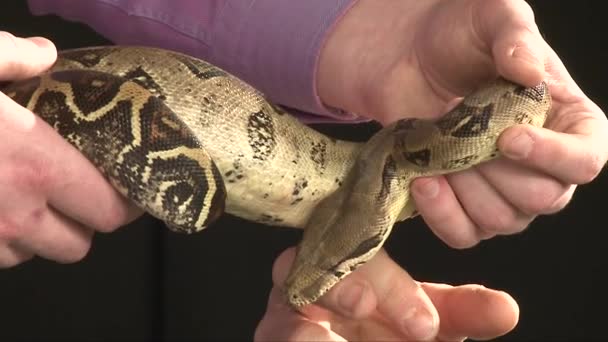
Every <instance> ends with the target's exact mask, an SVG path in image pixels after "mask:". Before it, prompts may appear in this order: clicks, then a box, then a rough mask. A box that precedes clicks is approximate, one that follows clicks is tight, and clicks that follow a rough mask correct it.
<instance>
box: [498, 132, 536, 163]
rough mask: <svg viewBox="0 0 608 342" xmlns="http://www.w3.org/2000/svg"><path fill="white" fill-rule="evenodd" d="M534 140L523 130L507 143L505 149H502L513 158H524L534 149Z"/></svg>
mask: <svg viewBox="0 0 608 342" xmlns="http://www.w3.org/2000/svg"><path fill="white" fill-rule="evenodd" d="M533 145H534V140H532V137H530V135H529V134H528V133H526V132H521V133H519V134H518V135H516V136H515V138H513V139H512V140H511V142H510V143H508V144H507V146H506V147H505V150H504V151H502V152H503V153H504V154H505V155H506V156H507V157H509V158H511V159H515V160H518V159H524V158H527V157H528V155H529V154H530V151H532V146H533Z"/></svg>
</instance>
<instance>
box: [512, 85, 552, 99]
mask: <svg viewBox="0 0 608 342" xmlns="http://www.w3.org/2000/svg"><path fill="white" fill-rule="evenodd" d="M546 90H547V87H546V86H544V85H542V84H539V85H537V86H535V87H529V88H526V87H523V86H518V87H517V88H515V91H514V93H515V94H517V95H520V96H523V97H527V98H529V99H531V100H533V101H536V102H538V103H541V102H543V100H544V98H545V96H546V94H545V91H546Z"/></svg>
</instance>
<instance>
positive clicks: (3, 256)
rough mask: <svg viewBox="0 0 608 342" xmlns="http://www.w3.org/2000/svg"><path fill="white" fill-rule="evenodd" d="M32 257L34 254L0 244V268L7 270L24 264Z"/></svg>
mask: <svg viewBox="0 0 608 342" xmlns="http://www.w3.org/2000/svg"><path fill="white" fill-rule="evenodd" d="M33 257H34V254H32V253H30V252H27V251H24V250H21V249H19V248H15V247H14V246H11V245H10V244H7V243H0V268H9V267H14V266H17V265H19V264H21V263H24V262H26V261H28V260H30V259H31V258H33Z"/></svg>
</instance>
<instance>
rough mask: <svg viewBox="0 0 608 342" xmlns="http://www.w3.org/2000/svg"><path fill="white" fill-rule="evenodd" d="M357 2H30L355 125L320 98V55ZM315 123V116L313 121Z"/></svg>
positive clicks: (33, 6) (37, 8) (289, 103)
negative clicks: (190, 59)
mask: <svg viewBox="0 0 608 342" xmlns="http://www.w3.org/2000/svg"><path fill="white" fill-rule="evenodd" d="M356 1H357V0H337V1H326V0H307V1H284V0H265V1H254V2H251V1H226V0H207V1H187V0H176V1H173V2H172V3H171V6H169V5H167V4H166V3H164V2H159V1H149V2H145V3H144V2H141V1H121V2H118V1H110V0H105V1H100V0H98V1H78V2H75V1H69V0H54V1H48V0H29V3H30V8H31V10H32V12H33V13H34V14H50V13H52V14H58V15H60V16H62V17H64V18H65V19H68V20H75V21H81V22H84V23H86V24H88V25H89V26H91V27H92V28H93V29H95V30H96V31H97V32H99V33H100V34H102V35H103V36H105V37H107V38H108V39H110V40H112V41H113V42H115V43H117V44H139V45H152V46H159V47H164V48H168V49H172V50H176V51H182V52H185V53H187V54H190V55H193V56H197V57H200V58H203V59H206V60H208V61H209V62H211V63H214V64H216V65H218V66H220V67H222V68H224V69H226V70H228V71H230V72H231V73H233V74H235V75H236V76H238V77H240V78H242V79H244V80H245V81H247V82H249V83H250V84H252V85H253V86H254V87H256V88H257V89H259V90H261V91H262V92H264V93H265V94H267V96H268V97H269V98H270V100H271V101H273V102H276V103H280V104H283V105H286V106H289V107H292V108H296V109H298V110H300V111H303V112H307V113H314V114H313V115H320V116H321V117H317V118H316V121H318V120H320V119H321V118H322V117H323V116H324V117H329V118H334V119H339V120H352V119H354V118H355V117H354V115H349V114H345V113H338V112H335V111H331V110H328V109H327V108H326V107H325V106H323V104H322V103H321V101H320V99H319V94H318V91H317V69H318V62H319V55H320V52H321V50H322V48H323V45H324V43H325V40H326V37H327V36H328V34H329V32H331V30H332V29H333V27H334V24H335V23H336V22H337V21H338V20H339V19H340V18H341V17H342V15H343V14H344V13H346V12H347V10H348V9H349V8H350V7H351V6H352V5H353V4H354V3H355V2H356ZM309 118H312V117H309Z"/></svg>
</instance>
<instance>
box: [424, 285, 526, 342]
mask: <svg viewBox="0 0 608 342" xmlns="http://www.w3.org/2000/svg"><path fill="white" fill-rule="evenodd" d="M421 286H422V288H423V289H424V291H426V292H427V293H428V294H429V297H430V298H431V300H432V301H433V303H434V304H435V306H436V307H437V310H438V312H439V315H440V317H441V327H440V332H439V336H440V339H441V340H443V341H460V340H462V339H463V338H465V337H469V338H472V339H476V340H487V339H493V338H496V337H499V336H502V335H504V334H506V333H508V332H509V331H511V330H513V328H514V327H515V326H516V325H517V322H518V320H519V307H518V305H517V302H515V300H514V299H513V298H512V297H511V296H510V295H509V294H507V293H505V292H502V291H496V290H491V289H488V288H485V287H483V286H479V285H463V286H457V287H453V286H449V285H444V284H431V283H422V284H421Z"/></svg>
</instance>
